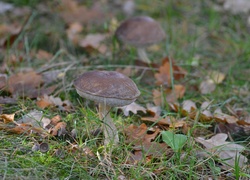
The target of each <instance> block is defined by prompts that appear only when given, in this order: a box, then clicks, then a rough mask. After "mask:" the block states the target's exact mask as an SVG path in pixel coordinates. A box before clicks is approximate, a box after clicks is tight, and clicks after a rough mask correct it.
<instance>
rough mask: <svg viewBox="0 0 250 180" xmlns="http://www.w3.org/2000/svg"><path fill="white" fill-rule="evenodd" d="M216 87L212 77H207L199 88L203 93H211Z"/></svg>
mask: <svg viewBox="0 0 250 180" xmlns="http://www.w3.org/2000/svg"><path fill="white" fill-rule="evenodd" d="M215 88H216V85H215V83H214V81H213V80H212V79H206V80H205V81H202V82H201V84H200V86H199V90H200V92H201V94H209V93H211V92H213V91H214V90H215Z"/></svg>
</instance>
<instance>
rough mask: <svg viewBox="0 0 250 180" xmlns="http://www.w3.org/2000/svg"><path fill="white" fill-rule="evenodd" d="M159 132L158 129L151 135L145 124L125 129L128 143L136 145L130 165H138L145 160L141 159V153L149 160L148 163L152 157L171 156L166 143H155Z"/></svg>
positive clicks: (129, 160)
mask: <svg viewBox="0 0 250 180" xmlns="http://www.w3.org/2000/svg"><path fill="white" fill-rule="evenodd" d="M159 132H160V130H159V128H156V129H154V130H153V131H152V132H151V133H152V134H149V133H148V127H147V126H146V124H144V123H143V124H141V125H140V126H135V125H133V124H131V125H130V126H129V127H128V128H127V129H125V133H126V135H127V143H131V144H133V145H134V146H133V149H134V153H132V154H131V155H130V157H129V159H128V163H131V164H136V163H138V162H139V161H141V160H145V159H143V158H142V157H141V155H140V153H141V152H143V153H144V157H146V159H147V160H146V162H147V161H150V160H151V158H152V157H162V156H163V155H169V154H171V153H172V151H171V149H170V148H169V147H168V146H167V145H166V144H165V143H158V142H154V140H155V138H156V136H157V135H158V134H159Z"/></svg>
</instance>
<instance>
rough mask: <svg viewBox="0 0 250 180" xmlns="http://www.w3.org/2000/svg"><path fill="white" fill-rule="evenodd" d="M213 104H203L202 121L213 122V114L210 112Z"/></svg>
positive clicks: (206, 102)
mask: <svg viewBox="0 0 250 180" xmlns="http://www.w3.org/2000/svg"><path fill="white" fill-rule="evenodd" d="M210 105H211V102H208V101H205V102H203V103H202V104H201V108H200V109H201V114H200V121H211V120H212V119H213V114H212V113H211V112H210V110H209V109H210Z"/></svg>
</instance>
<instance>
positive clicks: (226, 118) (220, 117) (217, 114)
mask: <svg viewBox="0 0 250 180" xmlns="http://www.w3.org/2000/svg"><path fill="white" fill-rule="evenodd" d="M214 118H215V120H216V121H217V122H227V123H229V124H231V123H237V122H238V120H239V119H238V118H237V117H235V116H230V115H228V114H225V113H223V112H222V110H221V109H220V108H217V109H216V110H215V111H214Z"/></svg>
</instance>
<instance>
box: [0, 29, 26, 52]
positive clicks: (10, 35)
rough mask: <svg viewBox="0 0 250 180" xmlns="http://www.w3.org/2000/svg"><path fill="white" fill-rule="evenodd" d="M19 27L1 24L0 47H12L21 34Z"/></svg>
mask: <svg viewBox="0 0 250 180" xmlns="http://www.w3.org/2000/svg"><path fill="white" fill-rule="evenodd" d="M21 29H22V27H21V26H19V25H15V24H11V25H6V24H0V47H7V46H11V45H12V44H13V42H14V41H15V39H16V38H17V37H18V35H19V33H20V32H21Z"/></svg>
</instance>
